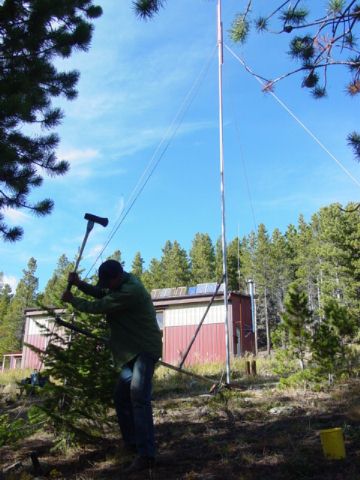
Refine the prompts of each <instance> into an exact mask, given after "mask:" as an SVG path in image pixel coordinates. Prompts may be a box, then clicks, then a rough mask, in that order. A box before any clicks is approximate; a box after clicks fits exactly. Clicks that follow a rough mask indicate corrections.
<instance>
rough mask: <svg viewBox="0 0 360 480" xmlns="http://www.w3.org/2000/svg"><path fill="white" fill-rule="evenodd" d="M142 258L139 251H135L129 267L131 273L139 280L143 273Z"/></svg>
mask: <svg viewBox="0 0 360 480" xmlns="http://www.w3.org/2000/svg"><path fill="white" fill-rule="evenodd" d="M144 263H145V262H144V259H143V258H142V256H141V253H140V252H137V253H136V255H135V257H134V260H133V263H132V267H131V273H133V274H134V275H135V276H136V277H138V278H139V279H140V280H141V278H142V275H143V273H144Z"/></svg>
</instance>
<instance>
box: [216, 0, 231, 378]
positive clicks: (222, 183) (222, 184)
mask: <svg viewBox="0 0 360 480" xmlns="http://www.w3.org/2000/svg"><path fill="white" fill-rule="evenodd" d="M217 44H218V58H219V145H220V191H221V246H222V256H223V276H224V310H225V312H224V324H225V348H226V383H228V384H229V383H230V346H229V318H228V275H227V254H226V248H227V246H226V228H225V181H224V142H223V101H222V64H223V28H222V20H221V0H218V2H217Z"/></svg>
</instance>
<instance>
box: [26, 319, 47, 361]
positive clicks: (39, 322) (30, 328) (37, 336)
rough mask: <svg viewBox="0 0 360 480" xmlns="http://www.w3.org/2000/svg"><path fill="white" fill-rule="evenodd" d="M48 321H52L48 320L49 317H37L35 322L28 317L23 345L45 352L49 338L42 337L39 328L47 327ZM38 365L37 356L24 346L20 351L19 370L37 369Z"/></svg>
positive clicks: (38, 359)
mask: <svg viewBox="0 0 360 480" xmlns="http://www.w3.org/2000/svg"><path fill="white" fill-rule="evenodd" d="M50 321H53V320H52V319H49V317H46V318H41V317H39V316H37V317H36V321H35V319H34V318H32V317H29V316H28V317H27V318H26V323H25V335H24V344H25V343H28V344H29V345H33V346H34V347H37V348H39V349H41V350H45V348H46V347H47V344H48V342H49V337H46V336H44V335H42V329H41V326H44V327H49V323H50ZM40 365H41V360H40V358H39V356H38V355H37V354H36V353H35V352H33V351H32V350H31V349H30V348H29V347H28V346H27V345H24V346H23V350H22V360H21V368H39V367H40Z"/></svg>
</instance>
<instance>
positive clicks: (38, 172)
mask: <svg viewBox="0 0 360 480" xmlns="http://www.w3.org/2000/svg"><path fill="white" fill-rule="evenodd" d="M99 15H101V8H100V7H97V6H95V5H93V3H92V1H91V0H69V1H54V2H51V1H45V0H41V1H40V0H37V1H35V0H30V1H28V2H24V1H21V0H5V1H3V2H1V5H0V32H1V33H0V39H1V42H0V67H1V75H0V112H1V113H0V152H1V165H0V234H1V235H2V237H3V238H4V239H5V240H10V241H14V240H18V239H19V238H21V236H22V234H23V230H22V228H21V227H19V226H18V227H13V228H10V227H9V226H8V225H7V224H6V223H5V222H4V216H3V214H2V213H1V212H2V211H3V210H4V209H5V208H15V209H18V208H28V209H30V210H31V211H32V212H34V213H35V214H37V215H47V214H49V213H50V212H51V210H52V208H53V201H52V200H50V199H44V200H41V201H39V202H35V203H33V202H31V201H30V198H29V197H30V193H31V191H32V189H34V188H36V187H39V186H40V185H41V184H42V182H43V177H42V174H43V173H46V174H48V175H52V176H54V175H63V174H64V173H66V171H67V170H68V163H67V162H65V161H58V160H57V158H56V154H55V150H56V147H57V145H58V142H59V139H58V137H57V135H55V134H54V133H50V134H45V135H44V134H42V132H41V131H36V128H37V127H40V128H41V129H43V130H44V129H48V130H49V129H52V128H54V127H56V126H57V125H58V124H59V123H60V120H61V118H62V116H63V114H62V112H61V110H60V109H59V108H57V107H53V106H52V99H53V98H54V97H58V96H65V97H66V98H67V99H69V100H71V99H73V98H75V96H76V93H77V92H76V90H75V86H76V83H77V81H78V78H79V73H78V72H77V71H71V72H59V71H58V70H57V69H56V67H55V62H56V60H57V59H58V58H66V57H69V56H70V55H71V53H72V52H73V50H74V49H75V50H76V49H81V50H86V49H87V48H88V47H89V45H90V40H91V36H92V30H93V26H92V24H91V21H92V20H93V19H95V18H96V17H98V16H99ZM29 132H31V133H29Z"/></svg>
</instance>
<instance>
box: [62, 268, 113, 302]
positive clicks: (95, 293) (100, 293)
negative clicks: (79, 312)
mask: <svg viewBox="0 0 360 480" xmlns="http://www.w3.org/2000/svg"><path fill="white" fill-rule="evenodd" d="M68 282H69V283H70V284H72V285H75V286H76V287H77V288H78V289H79V290H81V291H82V292H83V293H85V294H86V295H90V296H91V297H94V298H102V297H104V296H105V295H106V292H105V291H104V290H103V289H101V288H99V287H96V286H94V285H90V284H89V283H87V282H84V281H83V280H81V278H80V277H79V275H78V274H77V273H76V272H71V273H69V277H68Z"/></svg>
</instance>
